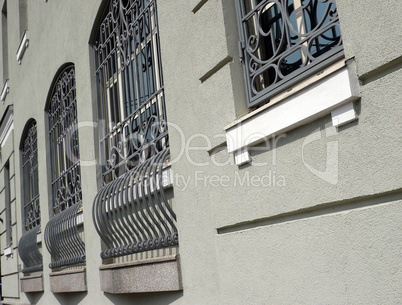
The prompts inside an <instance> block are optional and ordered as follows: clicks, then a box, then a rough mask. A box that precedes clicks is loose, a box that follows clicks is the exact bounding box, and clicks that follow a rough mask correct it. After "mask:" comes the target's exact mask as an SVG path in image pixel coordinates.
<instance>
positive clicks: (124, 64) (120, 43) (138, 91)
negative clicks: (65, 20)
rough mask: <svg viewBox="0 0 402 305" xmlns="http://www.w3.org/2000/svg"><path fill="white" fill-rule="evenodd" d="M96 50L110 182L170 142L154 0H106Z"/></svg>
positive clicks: (104, 154)
mask: <svg viewBox="0 0 402 305" xmlns="http://www.w3.org/2000/svg"><path fill="white" fill-rule="evenodd" d="M95 50H96V52H95V55H96V79H97V84H98V89H99V120H100V122H101V123H103V126H102V127H103V128H102V129H101V132H102V139H101V141H100V147H101V155H102V160H103V161H104V165H105V166H104V170H103V178H104V182H105V183H108V182H110V181H112V180H113V179H115V178H117V177H118V176H121V175H123V174H124V173H126V172H127V171H129V170H130V169H132V168H134V167H135V166H136V165H138V164H139V163H142V162H143V161H145V160H147V159H148V158H150V157H152V156H153V155H155V154H157V153H158V152H161V151H162V150H164V149H166V148H167V147H168V146H169V142H168V133H167V126H166V111H165V96H164V92H163V78H162V65H161V58H160V47H159V31H158V19H157V8H156V1H150V0H135V1H133V0H131V1H127V0H119V1H110V6H109V9H108V10H107V11H106V13H105V15H104V18H103V21H102V23H101V24H100V27H99V30H98V35H97V42H96V46H95Z"/></svg>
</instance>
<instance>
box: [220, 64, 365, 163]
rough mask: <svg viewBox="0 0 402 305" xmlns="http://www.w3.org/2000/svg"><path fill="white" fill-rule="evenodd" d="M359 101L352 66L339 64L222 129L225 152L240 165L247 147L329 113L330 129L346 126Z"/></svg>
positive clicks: (354, 72)
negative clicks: (224, 136)
mask: <svg viewBox="0 0 402 305" xmlns="http://www.w3.org/2000/svg"><path fill="white" fill-rule="evenodd" d="M359 97H360V92H359V82H358V78H357V74H356V67H355V63H354V61H353V60H351V61H347V62H345V61H344V60H342V61H341V62H338V63H336V64H334V65H332V66H330V67H328V68H326V69H325V70H323V71H321V72H320V73H319V74H317V75H314V76H313V77H310V78H308V79H307V80H305V81H304V82H301V83H299V84H298V85H296V86H295V87H293V88H291V90H288V91H286V92H284V93H282V94H280V95H278V96H277V97H274V98H272V99H271V101H270V103H269V104H266V105H264V106H263V107H261V108H259V109H257V110H255V111H253V112H251V113H249V114H247V115H245V116H244V117H242V118H240V119H238V120H236V121H235V122H233V123H232V124H230V125H229V126H227V127H225V130H226V142H227V148H228V152H229V153H233V154H234V157H235V163H236V164H237V165H242V164H245V163H248V162H250V161H251V157H250V154H249V148H250V147H252V146H255V145H257V144H259V143H261V142H262V141H264V140H266V139H269V138H271V137H274V136H277V135H279V134H282V133H284V132H287V131H289V130H292V129H295V128H297V127H299V126H302V125H304V124H307V123H310V122H312V121H314V120H316V119H318V118H320V117H323V116H325V115H327V114H329V113H331V115H332V124H333V126H335V127H339V126H341V125H344V124H346V123H349V122H351V121H353V120H356V119H357V115H356V112H355V109H354V102H355V101H356V100H358V99H359Z"/></svg>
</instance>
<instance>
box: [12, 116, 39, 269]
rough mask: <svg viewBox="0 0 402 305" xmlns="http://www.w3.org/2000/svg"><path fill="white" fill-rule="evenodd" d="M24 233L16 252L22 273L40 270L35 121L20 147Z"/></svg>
mask: <svg viewBox="0 0 402 305" xmlns="http://www.w3.org/2000/svg"><path fill="white" fill-rule="evenodd" d="M21 154H22V175H23V181H24V183H23V189H24V221H25V233H24V234H23V235H22V237H21V238H20V240H19V243H18V252H19V254H20V257H21V260H22V261H23V262H24V266H25V268H24V269H23V270H22V272H23V273H29V272H34V271H40V270H42V254H41V253H40V251H39V247H38V243H37V234H38V232H39V230H40V206H39V185H38V183H39V179H38V146H37V132H36V122H35V121H32V122H31V123H30V126H29V127H28V132H27V133H26V136H25V139H24V141H23V147H22V151H21Z"/></svg>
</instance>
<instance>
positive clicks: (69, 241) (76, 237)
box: [45, 203, 85, 268]
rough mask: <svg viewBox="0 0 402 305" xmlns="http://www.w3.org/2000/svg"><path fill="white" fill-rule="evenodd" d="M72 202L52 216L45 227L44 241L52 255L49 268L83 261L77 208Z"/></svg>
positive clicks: (82, 244)
mask: <svg viewBox="0 0 402 305" xmlns="http://www.w3.org/2000/svg"><path fill="white" fill-rule="evenodd" d="M80 208H81V203H80V204H74V205H72V206H70V207H68V208H67V209H66V210H64V211H63V212H61V213H59V214H57V215H55V216H53V217H52V218H51V219H50V220H49V222H48V224H47V225H46V228H45V243H46V247H47V249H48V250H49V252H50V254H51V256H52V262H51V263H50V264H49V267H50V268H59V267H63V266H69V265H76V264H80V263H84V262H85V244H84V242H83V240H82V239H81V236H80V232H79V230H78V224H79V223H78V210H79V209H80Z"/></svg>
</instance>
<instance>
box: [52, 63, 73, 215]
mask: <svg viewBox="0 0 402 305" xmlns="http://www.w3.org/2000/svg"><path fill="white" fill-rule="evenodd" d="M47 114H48V118H49V143H50V162H51V164H50V167H51V179H52V202H53V213H54V214H55V215H56V214H58V213H60V212H62V211H64V210H65V209H67V208H68V207H71V206H72V205H74V204H76V203H79V202H81V172H80V160H79V144H78V129H77V123H78V122H77V100H76V95H75V73H74V65H69V66H67V67H66V68H65V69H64V70H63V71H62V72H61V73H60V74H59V76H58V78H57V80H56V83H55V84H54V86H53V90H52V94H51V98H50V103H49V105H48V109H47Z"/></svg>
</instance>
